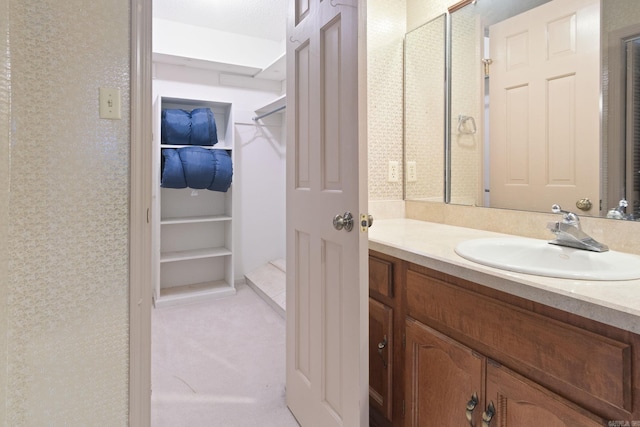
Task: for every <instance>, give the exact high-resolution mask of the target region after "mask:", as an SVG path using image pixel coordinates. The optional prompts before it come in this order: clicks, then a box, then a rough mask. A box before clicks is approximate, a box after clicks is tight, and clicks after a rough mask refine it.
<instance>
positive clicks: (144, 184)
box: [129, 0, 156, 427]
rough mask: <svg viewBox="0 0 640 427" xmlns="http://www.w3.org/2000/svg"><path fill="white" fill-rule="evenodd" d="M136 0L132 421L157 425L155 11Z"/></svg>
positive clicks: (132, 135)
mask: <svg viewBox="0 0 640 427" xmlns="http://www.w3.org/2000/svg"><path fill="white" fill-rule="evenodd" d="M151 6H152V0H131V1H130V25H131V33H130V40H131V53H130V56H131V63H130V70H129V73H130V76H131V78H130V86H131V87H130V96H131V98H130V131H131V133H130V158H129V164H130V168H129V171H130V172H129V425H130V426H140V427H148V426H150V425H151V304H152V301H151V300H152V297H151V296H152V287H151V253H152V252H151V215H155V214H156V213H155V212H152V211H151V189H152V187H151V185H152V184H151V181H152V180H151V159H152V152H151V151H152V144H151V141H152V95H151V93H152V92H151V81H152V77H151V67H152V60H151V54H152V46H151V38H152V32H151V25H152V14H151Z"/></svg>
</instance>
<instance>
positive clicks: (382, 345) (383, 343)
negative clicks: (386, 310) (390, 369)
mask: <svg viewBox="0 0 640 427" xmlns="http://www.w3.org/2000/svg"><path fill="white" fill-rule="evenodd" d="M386 346H387V336H386V335H385V336H384V338H383V339H382V341H381V342H379V343H378V354H379V355H380V359H382V366H384V367H385V368H386V367H387V361H386V360H384V356H383V355H382V350H384V349H385V347H386Z"/></svg>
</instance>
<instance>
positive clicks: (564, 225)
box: [547, 205, 609, 252]
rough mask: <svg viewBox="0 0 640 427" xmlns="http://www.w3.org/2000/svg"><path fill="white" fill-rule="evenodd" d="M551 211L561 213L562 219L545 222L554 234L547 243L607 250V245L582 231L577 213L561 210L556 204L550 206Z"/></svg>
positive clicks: (592, 249) (596, 250) (597, 250)
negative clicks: (553, 238) (553, 237)
mask: <svg viewBox="0 0 640 427" xmlns="http://www.w3.org/2000/svg"><path fill="white" fill-rule="evenodd" d="M551 211H552V212H553V213H561V214H562V221H557V222H550V223H548V224H547V228H548V229H549V230H551V232H552V233H553V234H555V235H556V238H555V240H551V241H550V242H549V243H551V244H552V245H559V246H568V247H571V248H576V249H584V250H587V251H593V252H606V251H608V250H609V247H608V246H607V245H604V244H602V243H600V242H597V241H596V240H595V239H593V238H592V237H590V236H589V235H587V233H585V232H584V231H582V226H581V225H580V218H579V217H578V215H576V214H575V213H573V212H569V211H565V210H562V208H560V206H558V205H553V206H551Z"/></svg>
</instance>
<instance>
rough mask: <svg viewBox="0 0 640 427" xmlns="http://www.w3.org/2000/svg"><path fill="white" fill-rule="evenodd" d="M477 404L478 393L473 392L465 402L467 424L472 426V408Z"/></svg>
mask: <svg viewBox="0 0 640 427" xmlns="http://www.w3.org/2000/svg"><path fill="white" fill-rule="evenodd" d="M476 406H478V393H475V392H474V393H473V394H472V395H471V400H469V401H468V402H467V421H469V425H470V426H472V427H473V410H474V409H476Z"/></svg>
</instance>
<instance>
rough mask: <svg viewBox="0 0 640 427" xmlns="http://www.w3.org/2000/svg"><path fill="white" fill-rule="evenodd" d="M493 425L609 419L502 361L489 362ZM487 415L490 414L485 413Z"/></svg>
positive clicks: (576, 424) (560, 425)
mask: <svg viewBox="0 0 640 427" xmlns="http://www.w3.org/2000/svg"><path fill="white" fill-rule="evenodd" d="M486 402H487V403H486V405H487V406H485V407H489V405H493V407H494V408H495V414H494V415H493V416H492V417H491V416H490V417H489V418H491V420H490V423H489V425H490V426H500V427H540V426H545V427H596V426H604V425H607V423H606V422H605V421H604V420H602V419H600V418H597V417H596V416H594V415H592V414H589V413H587V412H586V411H584V410H582V409H580V408H579V407H577V406H575V405H573V404H571V403H570V402H568V401H565V400H564V399H562V398H561V397H559V396H557V395H555V394H553V393H552V392H550V391H549V390H546V389H545V388H543V387H541V386H539V385H537V384H535V383H533V382H531V381H529V380H527V379H526V378H524V377H522V376H520V375H518V374H516V373H515V372H513V371H510V370H509V369H507V368H505V367H503V366H500V365H499V364H497V363H495V362H493V361H489V363H487V398H486ZM485 416H487V414H486V413H485Z"/></svg>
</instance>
